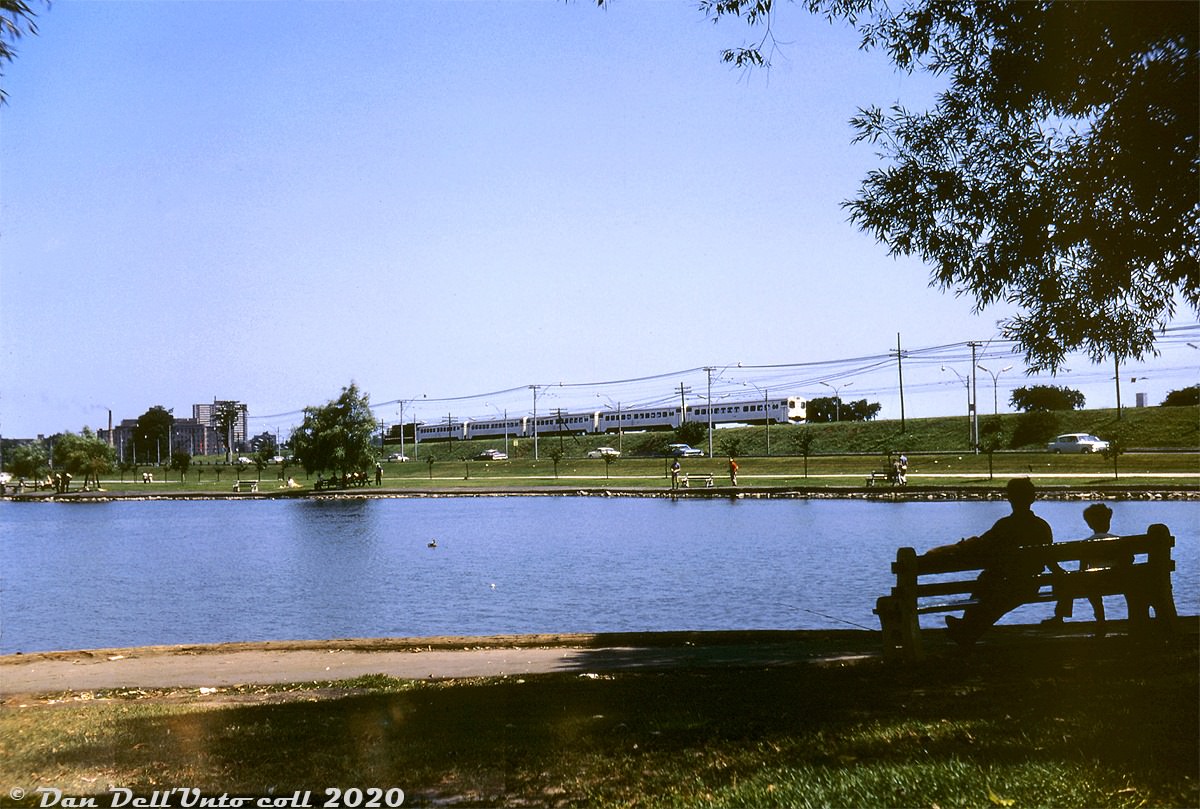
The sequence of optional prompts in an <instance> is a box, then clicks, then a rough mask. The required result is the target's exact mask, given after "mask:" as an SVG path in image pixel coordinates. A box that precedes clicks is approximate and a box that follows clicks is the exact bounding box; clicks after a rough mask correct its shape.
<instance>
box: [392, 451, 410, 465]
mask: <svg viewBox="0 0 1200 809" xmlns="http://www.w3.org/2000/svg"><path fill="white" fill-rule="evenodd" d="M387 459H388V460H389V461H392V462H393V463H406V462H407V461H408V456H407V455H403V454H401V453H399V452H393V453H392V454H391V455H389V456H387Z"/></svg>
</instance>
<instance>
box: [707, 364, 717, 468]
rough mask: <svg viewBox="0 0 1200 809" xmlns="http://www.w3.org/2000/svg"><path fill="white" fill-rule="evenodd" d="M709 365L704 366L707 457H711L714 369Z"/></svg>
mask: <svg viewBox="0 0 1200 809" xmlns="http://www.w3.org/2000/svg"><path fill="white" fill-rule="evenodd" d="M715 370H716V368H714V367H713V366H711V365H706V366H705V367H704V372H705V373H706V374H708V394H707V395H708V457H709V458H710V459H711V458H712V411H713V406H712V372H713V371H715Z"/></svg>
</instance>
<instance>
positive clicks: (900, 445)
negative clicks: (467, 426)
mask: <svg viewBox="0 0 1200 809" xmlns="http://www.w3.org/2000/svg"><path fill="white" fill-rule="evenodd" d="M979 423H980V432H981V434H983V433H984V431H985V428H987V427H988V426H989V425H998V428H999V445H998V448H999V449H1001V450H1040V449H1043V448H1044V447H1045V442H1046V441H1049V440H1050V439H1051V438H1053V437H1054V436H1055V435H1057V434H1059V433H1076V432H1079V433H1093V434H1095V435H1098V436H1100V437H1101V438H1105V439H1109V440H1111V439H1113V438H1115V437H1116V436H1118V435H1120V436H1122V437H1123V438H1124V440H1125V443H1126V446H1127V447H1128V448H1130V449H1188V450H1193V451H1195V450H1198V449H1200V407H1144V408H1124V409H1123V410H1122V411H1121V416H1120V418H1119V419H1118V417H1117V411H1116V410H1115V409H1101V410H1069V411H1059V412H1053V413H1047V414H1036V415H1035V416H1034V417H1033V418H1031V416H1030V415H1029V414H1024V413H1002V414H1000V415H999V416H984V417H982V418H980V421H979ZM1031 423H1032V425H1033V427H1035V428H1036V429H1033V430H1032V431H1031V430H1030V429H1029V427H1030V425H1031ZM1023 425H1024V427H1023ZM969 429H970V427H969V423H968V419H967V417H966V416H941V417H936V418H924V419H906V420H905V423H904V428H903V430H902V429H901V424H900V421H899V420H895V419H893V420H883V421H869V422H841V423H838V424H808V425H773V426H772V427H771V428H770V442H771V452H770V454H771V455H798V454H801V452H800V449H799V446H800V445H799V441H800V436H802V435H803V434H804V433H805V431H808V432H809V434H810V435H811V436H812V445H811V454H813V455H829V454H854V453H863V454H871V455H876V454H881V453H884V454H886V453H887V452H888V451H889V450H890V451H895V452H908V453H915V452H954V451H958V450H966V449H969V448H970V433H969ZM1030 436H1032V437H1033V439H1034V440H1024V441H1023V440H1022V439H1023V438H1029V437H1030ZM1014 439H1015V440H1014ZM674 440H676V439H675V438H674V436H673V434H671V433H626V434H625V435H624V438H623V440H622V441H621V448H622V450H623V454H624V455H626V456H637V455H660V454H661V453H662V449H663V447H665V445H666V444H667V443H669V442H670V441H674ZM706 441H707V440H706V439H705V442H704V443H703V445H702V444H701V443H697V444H696V446H700V447H701V448H702V449H706V448H707V444H706ZM617 444H618V438H617V436H616V435H615V434H613V435H608V436H573V437H567V438H564V439H563V441H562V450H563V454H564V457H568V458H570V457H579V456H580V455H582V454H583V453H584V452H586V451H587V450H588V449H591V448H593V447H596V446H601V445H609V446H614V447H615V446H617ZM503 446H504V441H503V439H491V440H486V441H484V440H480V441H469V442H464V443H462V444H460V445H458V447H457V448H456V449H455V450H454V453H453V454H454V455H466V454H469V453H471V452H478V451H479V450H481V449H483V448H486V447H503ZM540 446H541V452H542V454H543V455H545V454H546V453H548V452H550V451H552V450H553V449H557V448H558V447H559V440H558V437H557V436H554V437H551V436H545V437H542V438H541V441H540ZM730 446H732V447H733V451H732V454H735V455H739V456H761V455H766V454H767V430H766V429H765V428H763V427H761V426H759V427H735V428H727V429H720V430H715V431H714V433H713V447H714V449H715V450H716V451H719V452H723V451H727V450H724V449H723V448H724V447H730ZM446 449H447V448H446V447H445V445H441V447H440V450H441V452H439V454H442V453H444V452H445V450H446ZM531 451H532V442H529V441H521V442H519V443H517V444H516V445H515V446H513V444H512V442H510V447H509V453H510V455H511V456H512V457H514V458H517V457H523V456H524V455H525V454H526V453H528V452H531Z"/></svg>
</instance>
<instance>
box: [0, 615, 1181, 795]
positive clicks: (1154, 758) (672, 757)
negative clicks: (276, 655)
mask: <svg viewBox="0 0 1200 809" xmlns="http://www.w3.org/2000/svg"><path fill="white" fill-rule="evenodd" d="M681 649H682V650H683V651H686V649H687V647H686V644H685V645H684V646H683V647H679V648H677V649H676V650H675V652H678V651H680V650H681ZM737 649H738V647H737V646H736V645H731V646H730V647H729V648H728V649H726V650H725V651H726V652H731V653H734V654H736V653H738V652H737ZM660 652H661V653H662V654H663V655H664V659H663V663H664V664H668V666H667V667H666V668H663V669H661V670H653V669H645V668H640V667H638V668H635V667H632V665H631V666H630V667H624V666H622V665H621V663H622V660H620V659H615V660H614V658H613V656H614V655H618V656H619V655H621V654H623V653H622V652H620V651H613V650H609V649H597V650H596V651H595V653H594V656H593V657H588V656H587V655H585V657H584V659H583V662H582V664H581V666H580V669H581V670H580V671H577V672H572V673H563V674H551V675H537V676H525V677H521V678H499V679H487V680H460V681H429V682H421V683H405V682H401V681H397V680H390V679H389V678H384V677H374V678H364V680H362V681H358V682H356V683H352V684H350V685H351V686H352V687H354V688H357V690H359V691H366V693H356V694H353V695H351V696H343V697H340V698H335V699H329V698H320V699H318V698H317V696H315V695H313V694H311V693H309V692H303V691H300V692H292V693H290V694H287V695H276V697H275V698H278V699H283V697H284V696H286V701H278V702H277V701H270V700H268V701H256V702H253V703H252V704H229V703H228V702H226V703H224V704H221V703H218V704H212V703H208V702H204V703H198V702H195V701H191V700H185V701H180V702H175V703H173V704H169V705H168V706H167V709H166V710H140V709H139V708H140V706H139V704H138V702H137V701H133V702H129V703H122V702H111V703H107V704H105V705H99V704H97V705H92V706H87V707H86V708H81V709H80V710H81V711H92V712H93V713H92V714H91V715H89V716H86V717H85V719H86V725H87V727H88V728H89V729H90V730H89V731H86V732H82V733H79V734H74V733H72V734H70V735H69V737H68V738H63V739H59V740H58V743H57V744H56V745H54V746H53V747H46V748H44V749H41V750H27V751H21V753H20V755H21V758H20V759H19V765H20V766H21V767H23V768H26V770H25V771H26V772H29V773H43V774H46V773H54V772H64V773H65V772H85V771H99V772H104V773H107V776H106V777H107V779H108V781H109V782H110V783H113V784H118V785H122V786H128V787H131V788H135V789H140V790H143V791H149V790H152V789H155V788H158V789H162V788H166V787H170V786H183V785H186V786H196V787H199V788H201V789H203V790H204V791H205V792H206V793H216V794H219V793H220V792H224V791H229V792H231V793H245V794H256V795H259V794H266V793H268V792H270V793H273V794H275V795H280V794H283V795H287V794H291V792H292V791H293V790H296V789H311V790H313V791H314V795H317V796H320V795H323V790H324V789H325V788H326V787H330V786H340V787H349V786H359V787H362V788H366V787H370V786H376V787H381V788H387V787H400V788H402V789H404V790H405V792H406V793H407V800H406V802H405V805H427V804H430V803H441V802H446V801H452V802H453V803H454V804H455V805H459V806H471V805H481V806H494V805H504V804H508V805H537V806H540V805H549V806H554V805H606V806H607V805H632V804H635V803H638V804H643V805H645V804H651V805H663V804H671V803H674V804H682V805H693V804H696V803H712V804H714V805H759V804H762V803H766V802H772V803H774V802H779V803H787V804H789V805H808V804H809V803H812V804H813V805H858V804H862V803H868V804H875V805H930V804H931V803H942V804H943V805H944V804H945V803H950V804H954V805H960V804H967V805H992V804H995V803H996V802H997V801H1000V802H1003V801H1005V800H1017V801H1018V803H1017V804H1016V805H1025V804H1029V803H1034V804H1040V805H1056V806H1069V805H1077V806H1109V805H1112V806H1125V805H1129V806H1132V805H1139V804H1140V805H1164V806H1179V805H1196V803H1197V798H1198V797H1200V796H1198V795H1197V792H1196V788H1197V783H1198V778H1200V772H1198V770H1200V764H1198V761H1200V746H1198V742H1197V737H1198V736H1200V732H1198V730H1197V720H1198V718H1200V704H1198V693H1200V687H1198V685H1200V684H1198V671H1200V661H1198V657H1197V643H1196V637H1195V636H1194V635H1188V636H1185V637H1183V638H1177V639H1175V640H1173V641H1171V642H1169V643H1161V642H1160V643H1155V644H1140V643H1134V642H1132V641H1130V640H1128V639H1127V638H1109V639H1107V640H1105V641H1093V640H1090V639H1086V638H1076V639H1067V640H1062V641H1059V642H1051V641H1047V640H1045V639H1042V640H1041V641H1039V642H1030V643H1025V644H1022V643H1021V642H1016V643H1005V644H997V645H994V646H984V647H981V648H979V649H976V650H975V651H974V652H972V653H971V654H967V655H963V654H958V653H955V652H952V651H950V650H948V649H944V648H942V649H940V650H939V649H938V648H935V649H933V652H934V654H932V655H931V658H930V659H929V660H928V661H926V662H924V663H922V664H919V665H910V666H892V665H886V664H884V663H882V662H881V661H879V660H878V659H864V658H859V659H856V660H840V661H839V660H827V661H825V662H806V663H796V662H794V661H793V662H790V663H778V662H772V661H771V659H770V658H771V655H766V658H765V659H766V662H765V663H764V662H763V659H764V658H761V657H760V658H758V661H757V663H756V664H755V665H741V664H739V663H738V661H737V660H736V659H735V660H732V661H731V660H729V659H727V658H721V659H718V660H715V661H711V660H710V661H708V662H709V663H712V664H713V665H708V664H706V662H705V660H703V659H702V658H693V659H690V660H689V661H687V664H686V665H682V666H680V665H673V664H677V663H679V660H678V659H677V657H676V656H675V652H672V650H671V649H669V648H668V649H666V650H660ZM629 654H633V652H632V651H631V652H629ZM630 662H631V664H632V661H630ZM593 663H594V665H590V664H593ZM640 663H644V660H642V661H640V662H639V665H640ZM343 685H345V684H343ZM55 707H56V708H58V707H60V706H55ZM11 764H13V762H12V761H10V765H11ZM103 789H104V785H103V782H101V783H100V784H98V785H97V786H96V791H102V790H103ZM314 800H316V801H318V802H319V798H317V799H314Z"/></svg>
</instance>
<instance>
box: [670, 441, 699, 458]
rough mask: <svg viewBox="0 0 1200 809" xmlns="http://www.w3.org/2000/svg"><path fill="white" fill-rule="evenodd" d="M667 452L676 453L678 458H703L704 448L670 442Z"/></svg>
mask: <svg viewBox="0 0 1200 809" xmlns="http://www.w3.org/2000/svg"><path fill="white" fill-rule="evenodd" d="M667 454H668V455H674V456H675V457H676V458H703V457H704V450H702V449H696V448H695V447H692V446H688V445H687V444H668V445H667Z"/></svg>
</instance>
